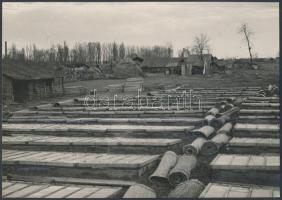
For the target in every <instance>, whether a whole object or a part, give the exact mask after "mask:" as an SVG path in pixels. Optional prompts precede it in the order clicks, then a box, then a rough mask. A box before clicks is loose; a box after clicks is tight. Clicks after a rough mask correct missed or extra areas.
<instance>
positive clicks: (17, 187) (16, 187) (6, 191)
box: [2, 183, 28, 197]
mask: <svg viewBox="0 0 282 200" xmlns="http://www.w3.org/2000/svg"><path fill="white" fill-rule="evenodd" d="M25 187H28V185H27V184H24V183H17V184H14V185H12V186H11V187H8V188H6V189H4V190H2V197H6V196H7V195H9V194H12V193H13V192H16V191H19V190H21V189H23V188H25Z"/></svg>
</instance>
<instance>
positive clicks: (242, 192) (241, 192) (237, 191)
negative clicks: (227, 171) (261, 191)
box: [227, 186, 250, 198]
mask: <svg viewBox="0 0 282 200" xmlns="http://www.w3.org/2000/svg"><path fill="white" fill-rule="evenodd" d="M249 190H250V189H249V188H247V187H245V188H244V187H236V186H232V187H231V189H230V191H229V193H228V195H227V198H247V197H248V194H249Z"/></svg>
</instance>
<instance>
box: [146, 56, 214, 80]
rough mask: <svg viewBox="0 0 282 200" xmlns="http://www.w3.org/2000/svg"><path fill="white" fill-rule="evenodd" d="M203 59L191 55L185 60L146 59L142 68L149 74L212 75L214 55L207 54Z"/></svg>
mask: <svg viewBox="0 0 282 200" xmlns="http://www.w3.org/2000/svg"><path fill="white" fill-rule="evenodd" d="M202 59H203V60H202ZM202 59H201V57H200V56H198V55H189V56H187V57H184V58H178V57H177V58H154V57H153V58H144V61H143V62H142V63H141V68H142V70H143V71H144V72H147V73H165V74H178V75H183V76H191V75H195V74H200V75H204V74H211V73H212V66H213V65H212V63H213V57H212V55H211V54H205V55H203V57H202Z"/></svg>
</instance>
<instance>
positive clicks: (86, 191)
mask: <svg viewBox="0 0 282 200" xmlns="http://www.w3.org/2000/svg"><path fill="white" fill-rule="evenodd" d="M100 189H101V187H86V188H83V189H81V190H79V191H77V192H75V193H73V194H71V195H69V196H67V197H66V198H86V197H88V196H89V195H91V194H93V193H95V192H96V191H98V190H100Z"/></svg>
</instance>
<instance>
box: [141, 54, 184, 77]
mask: <svg viewBox="0 0 282 200" xmlns="http://www.w3.org/2000/svg"><path fill="white" fill-rule="evenodd" d="M178 61H179V58H160V57H147V58H144V61H143V62H142V63H141V68H142V70H143V72H145V73H165V71H166V70H167V65H168V64H169V63H171V62H178Z"/></svg>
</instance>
